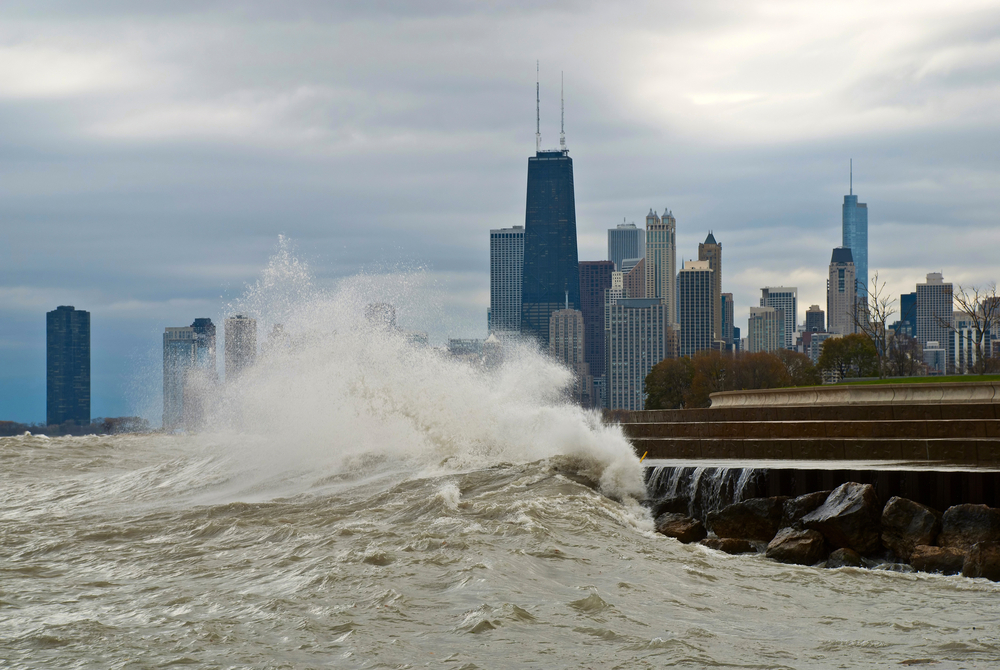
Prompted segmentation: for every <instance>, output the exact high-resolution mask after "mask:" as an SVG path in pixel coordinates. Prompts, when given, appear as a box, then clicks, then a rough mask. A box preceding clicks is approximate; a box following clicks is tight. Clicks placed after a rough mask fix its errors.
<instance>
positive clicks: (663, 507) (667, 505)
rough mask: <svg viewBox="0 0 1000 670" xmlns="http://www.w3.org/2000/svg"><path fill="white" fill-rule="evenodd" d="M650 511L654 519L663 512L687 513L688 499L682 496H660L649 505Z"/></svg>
mask: <svg viewBox="0 0 1000 670" xmlns="http://www.w3.org/2000/svg"><path fill="white" fill-rule="evenodd" d="M649 512H650V514H652V515H653V518H654V519H655V518H657V517H659V516H660V515H661V514H687V513H688V501H687V498H683V497H680V496H674V497H669V498H660V499H659V500H654V501H653V502H652V503H651V504H650V505H649Z"/></svg>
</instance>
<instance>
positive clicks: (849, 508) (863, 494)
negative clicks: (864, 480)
mask: <svg viewBox="0 0 1000 670" xmlns="http://www.w3.org/2000/svg"><path fill="white" fill-rule="evenodd" d="M881 516H882V507H881V505H879V504H878V496H876V495H875V489H874V488H873V487H872V486H871V484H858V483H855V482H847V483H846V484H841V485H840V486H838V487H837V488H835V489H834V490H833V491H831V492H830V495H829V496H827V498H826V500H825V501H824V502H823V504H822V505H820V506H819V507H817V508H816V509H814V510H813V511H812V512H810V513H809V514H806V515H805V516H804V517H802V525H803V526H805V527H806V528H808V529H810V530H815V531H819V532H820V533H822V534H823V537H825V538H826V539H827V541H828V542H829V543H830V544H831V545H832V546H833V547H835V548H837V549H840V548H841V547H847V548H848V549H853V550H854V551H856V552H858V553H859V554H870V553H872V552H874V551H877V550H878V549H879V547H880V542H879V521H880V520H881Z"/></svg>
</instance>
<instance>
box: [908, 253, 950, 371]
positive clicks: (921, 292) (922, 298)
mask: <svg viewBox="0 0 1000 670" xmlns="http://www.w3.org/2000/svg"><path fill="white" fill-rule="evenodd" d="M916 293H917V304H916V310H917V323H916V326H917V328H916V329H917V341H918V342H920V346H922V347H924V348H925V349H926V348H927V346H928V343H929V342H937V343H938V346H940V347H942V348H944V349H945V351H946V355H945V361H952V360H954V358H955V356H954V351H953V350H952V347H951V345H952V338H951V327H952V313H953V311H954V302H953V294H952V285H951V283H945V281H944V277H943V276H942V275H941V273H940V272H931V273H929V274H928V275H927V282H926V283H924V284H917V290H916ZM944 373H945V371H944V370H942V374H944Z"/></svg>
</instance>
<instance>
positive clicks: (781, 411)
mask: <svg viewBox="0 0 1000 670" xmlns="http://www.w3.org/2000/svg"><path fill="white" fill-rule="evenodd" d="M605 418H606V420H607V421H608V422H609V423H678V422H680V423H685V422H705V421H844V420H866V421H933V420H959V419H1000V403H993V402H991V403H955V404H947V403H939V404H906V405H888V404H886V405H809V406H790V407H780V406H776V407H715V408H712V407H707V408H699V409H665V410H644V411H635V412H632V411H626V410H607V411H606V412H605Z"/></svg>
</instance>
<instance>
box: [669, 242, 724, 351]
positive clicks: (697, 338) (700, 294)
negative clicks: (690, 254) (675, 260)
mask: <svg viewBox="0 0 1000 670" xmlns="http://www.w3.org/2000/svg"><path fill="white" fill-rule="evenodd" d="M677 291H678V295H679V298H680V299H679V302H678V305H677V307H678V312H679V320H680V355H681V356H694V355H695V354H696V353H697V352H699V351H704V350H706V349H711V348H712V343H713V341H714V340H715V337H714V334H713V332H712V322H713V319H714V318H715V316H714V315H715V311H716V301H715V299H714V295H715V271H714V270H712V268H711V267H710V265H709V262H708V261H688V262H686V263H684V268H683V269H682V270H681V271H680V272H679V273H678V274H677ZM719 306H720V307H721V304H720V305H719Z"/></svg>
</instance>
